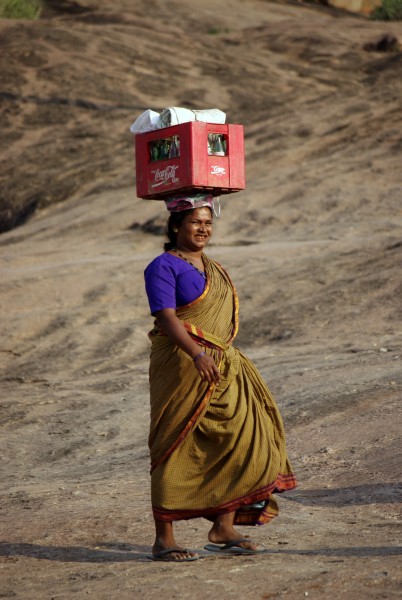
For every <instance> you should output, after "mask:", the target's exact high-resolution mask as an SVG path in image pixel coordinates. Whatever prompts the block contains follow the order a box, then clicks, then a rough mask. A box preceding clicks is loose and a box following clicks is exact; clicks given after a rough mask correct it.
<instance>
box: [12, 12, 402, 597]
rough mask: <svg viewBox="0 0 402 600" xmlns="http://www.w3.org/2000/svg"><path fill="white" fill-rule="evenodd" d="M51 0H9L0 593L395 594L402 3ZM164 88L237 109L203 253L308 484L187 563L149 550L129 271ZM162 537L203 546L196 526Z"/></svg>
mask: <svg viewBox="0 0 402 600" xmlns="http://www.w3.org/2000/svg"><path fill="white" fill-rule="evenodd" d="M50 4H51V6H52V7H53V8H48V9H47V10H46V11H45V12H44V14H43V16H42V18H41V19H39V20H37V21H31V22H28V21H0V27H1V36H0V47H1V52H0V63H1V82H2V85H1V90H0V122H1V128H2V136H1V140H0V153H1V154H0V161H1V162H0V164H1V167H2V168H1V171H0V226H1V230H2V234H1V235H0V253H1V275H0V277H1V286H0V305H1V319H2V328H1V330H2V336H1V342H0V390H1V392H0V394H1V405H0V410H1V417H0V427H1V442H0V445H1V452H0V458H1V482H2V487H1V493H0V511H1V519H0V533H1V535H0V542H1V543H0V548H1V553H0V554H1V558H0V573H1V577H0V598H18V599H24V600H25V599H26V600H32V599H35V600H36V599H39V598H40V599H42V598H43V599H49V600H50V599H51V598H54V599H63V600H64V599H70V598H72V597H74V598H78V599H81V598H96V599H102V600H103V599H105V600H106V599H107V600H109V599H116V600H117V599H119V600H120V599H124V600H125V599H130V600H131V599H133V598H145V599H147V600H148V599H149V600H156V599H159V598H161V597H163V598H165V599H166V600H170V599H173V598H183V599H184V598H192V599H202V598H205V597H209V596H218V595H219V597H221V598H224V599H225V600H226V599H228V600H232V599H235V598H236V599H237V598H239V597H243V598H253V599H254V598H259V599H261V600H263V599H264V600H267V599H271V598H289V599H292V600H293V599H297V598H305V597H309V598H314V599H320V600H321V599H324V598H325V599H328V598H331V599H338V598H339V599H347V600H349V599H350V600H363V599H364V600H366V599H377V598H378V599H380V598H390V599H391V598H399V597H400V590H401V576H400V555H401V554H402V550H401V545H400V542H401V539H400V527H401V518H400V502H401V496H400V492H401V483H400V464H401V438H400V430H401V427H400V410H401V409H400V400H401V389H402V373H401V356H402V304H401V292H402V271H401V265H402V208H401V183H402V176H401V166H400V165H401V158H402V133H401V131H402V129H401V124H402V110H401V97H402V77H401V75H402V52H401V49H400V48H401V46H400V40H401V39H402V24H399V23H381V22H374V21H369V20H367V19H366V18H363V17H361V16H358V15H351V14H347V13H346V12H344V11H337V10H335V9H333V8H332V9H331V8H325V7H320V6H318V5H317V6H316V5H304V4H302V3H296V2H289V3H286V2H282V3H274V2H266V1H263V0H242V1H241V0H227V1H226V2H222V1H221V0H216V1H215V2H212V0H204V1H203V2H202V3H200V2H195V0H189V1H188V2H185V3H183V2H177V1H176V2H175V1H173V2H169V3H164V2H161V1H160V0H159V1H158V0H150V1H148V2H142V1H137V2H133V1H129V0H116V1H115V2H113V3H110V2H106V0H98V1H97V2H96V3H94V2H90V1H89V0H80V1H79V2H68V1H64V2H60V3H55V2H53V3H50ZM384 36H388V37H387V39H388V40H394V41H393V43H384ZM381 40H382V42H381ZM168 106H186V107H189V108H212V107H217V108H220V109H221V110H223V111H225V112H226V113H227V121H228V122H231V123H242V124H243V125H244V127H245V140H246V173H247V187H246V190H245V191H243V192H239V193H237V194H233V195H230V196H226V197H224V198H222V217H221V219H220V220H219V222H217V223H216V226H215V233H214V239H213V242H212V243H211V245H210V247H209V250H208V252H209V254H210V255H211V256H213V257H214V258H216V259H217V260H218V261H219V262H221V263H222V264H223V265H224V266H225V267H227V269H228V270H229V272H230V274H231V276H232V278H233V280H234V282H235V284H236V287H237V289H238V293H239V297H240V319H241V322H240V331H239V335H238V338H237V345H238V346H240V347H241V348H242V350H244V351H245V353H246V354H247V355H248V356H249V357H250V358H252V359H253V361H254V362H255V363H256V364H257V366H258V368H259V369H260V371H261V372H262V374H263V375H264V377H265V379H266V380H267V382H268V384H269V386H270V388H271V390H272V392H273V393H274V395H275V397H276V398H277V401H278V404H279V406H280V408H281V411H282V414H283V417H284V420H285V424H286V429H287V434H288V445H289V454H290V456H291V459H292V462H293V465H294V468H295V470H296V472H297V474H298V478H299V481H300V486H299V488H298V489H297V490H296V491H294V492H292V493H289V494H286V495H283V496H281V497H280V498H279V502H280V508H281V513H280V516H279V518H278V519H276V520H275V521H274V522H273V523H272V524H271V525H269V526H267V527H264V528H261V529H257V530H252V531H251V535H253V537H254V538H255V539H256V540H257V541H258V542H260V543H263V544H265V546H266V548H267V553H266V554H263V555H260V556H254V557H234V558H233V557H220V556H210V555H207V554H206V553H205V557H204V558H203V559H202V560H200V561H198V562H196V563H189V564H185V565H172V564H164V563H155V562H151V561H149V560H148V559H147V556H148V554H149V552H150V546H151V543H152V536H153V525H152V515H151V507H150V501H149V457H148V450H147V429H148V387H147V385H148V384H147V377H148V375H147V369H148V353H149V342H148V338H147V332H148V330H149V329H150V328H151V326H152V319H151V317H150V316H149V311H148V307H147V302H146V297H145V292H144V289H143V275H142V274H143V270H144V267H145V266H146V264H147V263H148V262H149V261H150V260H151V259H152V258H153V257H154V256H155V255H157V254H158V253H160V252H161V248H162V244H163V241H164V236H163V227H164V222H165V218H166V215H165V214H164V212H163V210H162V208H161V204H160V203H159V202H157V201H145V200H140V199H138V198H137V197H136V193H135V169H134V152H133V140H132V136H131V134H130V132H129V126H130V124H131V123H132V122H133V121H134V119H135V118H136V117H137V116H138V115H139V114H140V113H141V112H142V111H143V110H145V109H147V108H152V109H154V110H158V111H159V110H162V109H163V108H165V107H168ZM177 532H178V538H179V540H180V541H181V542H182V543H183V544H186V545H187V546H188V547H191V548H195V549H197V550H199V551H202V548H203V545H204V543H205V540H206V535H207V532H208V524H207V523H206V522H204V521H202V520H196V521H188V522H181V523H179V524H178V526H177ZM244 533H250V531H248V530H247V529H245V530H244Z"/></svg>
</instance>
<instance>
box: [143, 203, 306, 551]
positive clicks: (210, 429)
mask: <svg viewBox="0 0 402 600" xmlns="http://www.w3.org/2000/svg"><path fill="white" fill-rule="evenodd" d="M166 205H167V208H168V210H169V211H170V217H169V221H168V237H169V243H167V244H165V252H164V253H163V254H162V255H160V256H158V257H157V258H156V259H154V260H153V261H152V262H151V263H150V264H149V265H148V267H147V268H146V270H145V284H146V291H147V295H148V299H149V304H150V308H151V313H152V314H153V315H154V316H155V317H156V321H155V326H154V329H153V330H152V331H151V332H150V334H149V335H150V339H151V341H152V350H151V360H150V396H151V427H150V435H149V447H150V452H151V462H152V466H151V495H152V507H153V514H154V519H155V529H156V539H155V543H154V546H153V550H152V552H153V558H154V559H155V560H172V561H188V560H196V559H197V558H198V556H197V554H195V553H194V552H190V551H188V550H186V549H183V548H182V547H180V546H178V545H177V544H176V541H175V539H174V534H173V521H176V520H180V519H190V518H196V517H205V518H207V519H209V520H211V521H212V522H213V525H212V528H211V530H210V532H209V535H208V538H209V541H210V542H211V543H210V544H208V545H207V546H205V548H206V549H208V550H210V551H215V552H228V553H237V554H240V553H241V554H255V553H257V552H260V551H261V550H260V549H259V548H258V547H257V545H256V544H255V543H254V542H253V541H251V540H250V538H248V537H246V538H245V537H242V536H241V535H240V534H239V533H238V532H237V531H236V530H235V528H234V525H235V524H243V525H257V524H259V525H261V524H264V523H267V522H268V521H270V520H271V519H272V518H273V517H274V516H276V515H277V513H278V509H277V505H276V502H275V500H274V499H273V498H272V493H273V492H275V491H276V492H282V491H284V490H289V489H292V488H294V487H295V486H296V480H295V477H294V475H293V473H292V470H291V467H290V464H289V461H288V459H287V455H286V448H285V437H284V431H283V425H282V420H281V416H280V414H279V411H278V408H277V406H276V404H275V402H274V400H273V398H272V396H271V394H270V392H269V390H268V388H267V386H266V385H265V383H264V382H263V380H262V379H261V376H260V375H259V373H258V371H257V370H256V368H255V367H254V365H253V364H252V363H251V362H250V361H249V360H248V359H247V358H246V357H245V356H243V355H242V354H241V352H240V351H239V350H238V349H237V348H235V347H234V346H233V345H232V342H233V339H234V337H235V336H236V332H237V317H238V301H237V295H236V291H235V288H234V286H233V284H232V282H231V280H230V278H229V276H228V275H227V273H226V272H225V270H224V269H223V268H222V267H221V266H220V265H219V264H218V263H216V262H215V261H213V260H211V259H210V258H208V257H207V256H206V255H205V254H204V249H205V247H206V246H207V245H208V242H209V241H210V239H211V234H212V223H213V198H212V196H208V195H200V194H198V195H196V196H182V197H176V198H173V199H171V200H167V201H166Z"/></svg>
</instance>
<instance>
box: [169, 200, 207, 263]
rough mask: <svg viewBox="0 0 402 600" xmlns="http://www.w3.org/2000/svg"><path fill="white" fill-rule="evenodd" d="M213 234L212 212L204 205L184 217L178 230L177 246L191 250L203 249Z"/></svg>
mask: <svg viewBox="0 0 402 600" xmlns="http://www.w3.org/2000/svg"><path fill="white" fill-rule="evenodd" d="M211 235H212V213H211V210H210V209H209V208H208V207H207V206H204V207H202V208H195V209H194V210H192V211H191V212H190V213H189V214H188V215H186V216H185V217H184V220H183V221H182V223H181V225H180V226H179V229H178V231H177V237H176V246H177V248H178V249H179V250H180V249H181V250H187V251H189V252H197V251H200V250H201V251H202V250H203V249H204V248H205V246H207V244H208V242H209V240H210V239H211Z"/></svg>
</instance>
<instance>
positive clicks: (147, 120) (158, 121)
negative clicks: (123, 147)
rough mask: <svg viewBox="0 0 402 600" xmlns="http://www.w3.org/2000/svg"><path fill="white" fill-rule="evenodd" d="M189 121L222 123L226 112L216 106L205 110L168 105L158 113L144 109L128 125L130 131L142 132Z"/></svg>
mask: <svg viewBox="0 0 402 600" xmlns="http://www.w3.org/2000/svg"><path fill="white" fill-rule="evenodd" d="M189 121H202V122H204V123H218V124H222V125H223V124H224V123H225V121H226V114H225V113H224V112H222V111H221V110H219V109H218V108H209V109H206V110H191V109H189V108H181V107H179V106H169V108H165V109H164V110H163V111H162V112H161V113H160V114H159V113H157V112H155V111H154V110H150V109H149V108H148V110H146V111H145V112H143V113H141V114H140V116H139V117H138V118H137V119H136V120H135V121H134V123H133V124H132V125H131V126H130V131H131V133H134V135H136V134H137V133H144V132H146V131H153V130H154V129H162V128H163V127H170V126H171V125H179V124H180V123H188V122H189Z"/></svg>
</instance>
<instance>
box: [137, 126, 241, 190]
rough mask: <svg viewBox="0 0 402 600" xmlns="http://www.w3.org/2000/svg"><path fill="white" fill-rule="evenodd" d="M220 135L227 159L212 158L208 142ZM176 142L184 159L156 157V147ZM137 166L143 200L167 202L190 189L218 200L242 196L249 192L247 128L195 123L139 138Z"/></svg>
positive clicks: (223, 157) (138, 182) (142, 134)
mask: <svg viewBox="0 0 402 600" xmlns="http://www.w3.org/2000/svg"><path fill="white" fill-rule="evenodd" d="M217 135H219V136H220V139H221V140H223V142H224V143H223V146H224V151H225V155H224V156H222V155H220V156H219V155H214V154H208V140H211V139H217V138H216V136H217ZM211 136H212V138H211ZM214 136H215V137H214ZM173 139H175V140H176V141H178V145H179V147H180V155H179V156H176V157H173V158H160V157H155V153H156V146H157V145H158V144H160V145H161V146H162V147H164V148H167V147H169V143H170V142H169V140H170V141H171V140H173ZM163 140H165V141H163ZM166 140H168V141H166ZM155 142H157V143H156V144H155ZM151 152H153V153H154V155H153V156H152V155H151ZM135 163H136V175H137V196H138V197H139V198H146V199H154V200H163V198H164V197H166V196H168V195H171V194H175V193H179V192H182V191H185V190H190V189H193V190H208V191H210V192H211V193H212V194H213V195H214V196H219V195H221V194H230V193H232V192H238V191H239V190H243V189H244V188H245V167H244V132H243V125H217V124H215V123H203V122H200V121H192V122H189V123H182V124H180V125H173V126H172V127H165V128H164V129H157V130H155V131H150V132H147V133H140V134H137V135H136V136H135Z"/></svg>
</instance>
